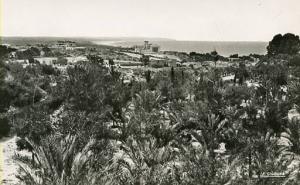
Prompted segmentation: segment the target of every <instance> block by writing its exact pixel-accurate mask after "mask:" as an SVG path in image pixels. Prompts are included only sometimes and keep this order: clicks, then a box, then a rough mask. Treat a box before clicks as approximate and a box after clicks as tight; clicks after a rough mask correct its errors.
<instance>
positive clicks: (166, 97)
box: [0, 34, 300, 185]
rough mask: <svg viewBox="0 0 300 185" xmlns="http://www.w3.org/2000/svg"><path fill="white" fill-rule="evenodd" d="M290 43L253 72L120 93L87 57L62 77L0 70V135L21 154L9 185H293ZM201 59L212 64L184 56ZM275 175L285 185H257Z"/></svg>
mask: <svg viewBox="0 0 300 185" xmlns="http://www.w3.org/2000/svg"><path fill="white" fill-rule="evenodd" d="M286 40H289V41H290V42H289V43H287V41H286ZM291 40H292V41H291ZM278 43H283V44H278ZM298 43H299V37H298V36H291V35H290V34H289V35H284V36H275V37H274V39H273V40H272V41H271V42H270V44H269V47H268V53H269V54H268V55H266V56H260V57H261V59H260V61H259V62H258V63H257V64H256V65H254V66H246V65H245V63H244V61H243V60H241V61H240V62H237V65H232V66H229V67H226V68H222V69H221V68H216V67H211V68H203V69H202V68H201V69H186V68H180V67H178V68H174V67H172V68H168V69H167V70H164V71H159V72H156V73H154V72H151V71H145V72H144V73H143V74H141V75H142V76H144V77H145V80H143V81H136V80H132V81H131V82H130V83H124V81H123V78H122V74H121V73H120V72H118V71H117V70H115V69H114V67H113V65H110V67H109V68H106V67H104V66H103V59H102V58H100V57H98V56H88V59H89V62H87V63H78V64H76V65H75V66H72V67H68V68H67V70H66V71H63V72H61V71H58V70H57V69H55V68H53V67H52V66H47V65H42V64H38V63H34V64H31V65H29V66H27V67H26V68H24V69H23V67H22V66H20V65H18V64H4V63H3V62H1V63H0V64H1V66H0V70H1V71H0V72H1V73H0V74H1V75H0V85H1V89H0V90H1V91H0V96H1V97H0V101H1V107H0V112H1V115H2V117H1V120H0V121H1V132H2V128H5V127H4V126H2V125H4V124H5V125H8V123H9V124H10V125H11V126H12V127H11V129H10V130H11V133H13V134H16V135H17V136H18V137H19V138H20V140H19V141H18V146H19V148H20V150H28V151H30V152H31V153H32V156H31V157H29V158H28V157H22V156H19V157H17V158H18V160H19V162H20V163H21V165H20V174H19V176H18V177H19V178H20V180H21V182H22V183H25V184H40V185H48V184H49V185H50V184H51V185H70V184H91V185H92V184H100V185H102V184H116V185H118V184H141V185H142V184H189V185H190V184H195V185H196V184H203V185H204V184H299V182H300V178H299V169H300V156H299V155H300V123H299V120H296V119H292V120H290V119H288V112H289V111H290V110H291V109H294V108H295V109H298V111H299V107H300V97H299V92H300V84H299V78H300V75H299V74H300V73H299V69H300V66H299V64H300V63H299V62H300V60H299V58H300V57H299V50H300V47H299V44H298ZM286 47H291V48H292V52H286V51H285V49H284V48H286ZM0 49H1V48H0ZM6 49H8V48H6ZM0 51H1V56H3V58H5V55H7V54H8V53H9V52H10V51H7V50H6V51H4V52H3V53H2V49H1V50H0ZM288 51H290V50H288ZM187 56H188V55H187ZM211 56H214V57H213V58H209V59H210V60H211V61H212V62H216V61H218V60H220V58H219V57H220V56H218V55H217V53H216V52H215V53H212V54H210V55H205V54H203V55H200V54H196V53H190V54H189V57H191V59H192V60H196V58H205V60H207V58H206V57H211ZM199 60H200V59H199ZM201 60H202V59H201ZM203 60H204V59H203ZM1 61H3V59H1ZM142 61H143V63H144V65H147V64H148V62H149V58H147V57H145V56H144V57H143V58H142ZM111 64H112V63H111ZM225 73H226V74H233V75H234V79H233V80H232V81H230V80H229V81H228V80H224V79H223V78H222V76H223V74H225ZM7 76H11V79H8V78H7ZM2 120H5V121H2ZM6 133H7V131H6ZM0 134H2V133H0ZM222 145H225V147H226V150H224V149H222V147H221V146H222ZM276 172H277V173H280V174H282V173H284V175H283V176H284V177H282V178H275V177H274V178H264V177H263V175H264V174H266V173H276Z"/></svg>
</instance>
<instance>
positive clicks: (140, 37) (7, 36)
mask: <svg viewBox="0 0 300 185" xmlns="http://www.w3.org/2000/svg"><path fill="white" fill-rule="evenodd" d="M0 38H1V39H2V38H82V39H88V38H95V39H96V38H98V39H101V38H112V39H114V38H115V39H118V38H123V39H126V38H127V39H128V38H137V39H142V38H145V39H146V38H147V39H165V40H171V41H188V42H270V41H262V40H189V39H187V40H186V39H175V38H167V37H148V36H57V35H55V36H53V35H51V36H45V35H38V36H28V35H26V36H21V35H18V36H12V35H5V36H0Z"/></svg>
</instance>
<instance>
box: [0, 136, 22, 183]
mask: <svg viewBox="0 0 300 185" xmlns="http://www.w3.org/2000/svg"><path fill="white" fill-rule="evenodd" d="M16 139H17V137H16V136H14V137H10V138H2V139H1V140H0V182H2V183H0V184H2V185H16V184H20V183H18V179H17V178H16V177H15V175H16V174H17V171H18V165H17V164H16V162H15V161H14V160H13V156H14V154H15V152H16V151H17V146H16Z"/></svg>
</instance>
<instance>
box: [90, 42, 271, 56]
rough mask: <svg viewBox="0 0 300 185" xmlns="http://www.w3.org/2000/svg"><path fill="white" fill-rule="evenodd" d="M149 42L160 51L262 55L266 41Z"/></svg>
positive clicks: (103, 43)
mask: <svg viewBox="0 0 300 185" xmlns="http://www.w3.org/2000/svg"><path fill="white" fill-rule="evenodd" d="M94 43H96V44H99V45H110V46H120V47H132V46H135V45H143V41H94ZM150 43H151V44H155V45H159V46H160V50H161V51H177V52H187V53H189V52H197V53H209V52H211V51H214V50H215V51H217V52H218V53H219V54H220V55H222V56H230V55H232V54H238V55H239V56H243V55H249V54H259V55H264V54H266V53H267V49H266V48H267V45H268V42H249V41H247V42H243V41H238V42H236V41H224V42H220V41H177V40H168V41H150Z"/></svg>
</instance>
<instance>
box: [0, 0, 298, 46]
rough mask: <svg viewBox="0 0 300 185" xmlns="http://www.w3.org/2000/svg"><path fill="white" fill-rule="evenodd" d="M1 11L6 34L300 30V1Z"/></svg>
mask: <svg viewBox="0 0 300 185" xmlns="http://www.w3.org/2000/svg"><path fill="white" fill-rule="evenodd" d="M0 1H1V0H0ZM1 13H2V15H1V16H0V17H1V18H2V20H1V22H2V35H3V36H116V37H119V36H121V37H123V36H125V37H127V36H143V37H165V38H173V39H178V40H216V41H269V40H271V39H272V37H273V35H275V34H277V33H286V32H292V33H295V34H297V35H299V34H300V0H2V10H1Z"/></svg>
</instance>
